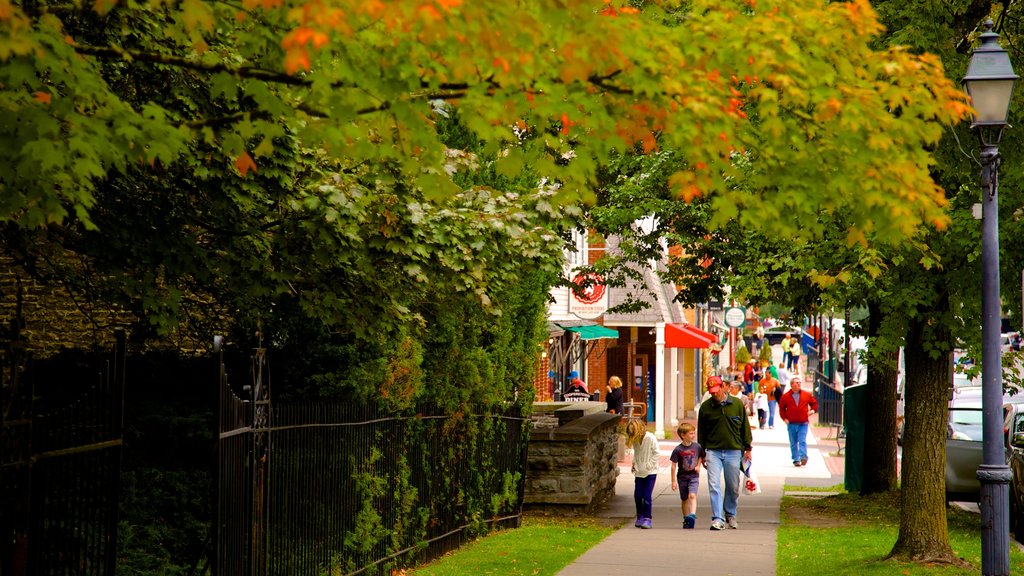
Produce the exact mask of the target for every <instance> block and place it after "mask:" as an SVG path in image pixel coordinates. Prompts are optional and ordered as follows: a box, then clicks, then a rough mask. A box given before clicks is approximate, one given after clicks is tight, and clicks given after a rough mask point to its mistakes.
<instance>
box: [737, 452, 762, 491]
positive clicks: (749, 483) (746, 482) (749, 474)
mask: <svg viewBox="0 0 1024 576" xmlns="http://www.w3.org/2000/svg"><path fill="white" fill-rule="evenodd" d="M740 471H741V472H743V476H744V478H743V493H744V494H760V493H761V483H760V482H759V481H758V480H757V475H756V474H754V471H753V470H751V469H750V459H749V458H744V459H743V460H742V461H741V462H740Z"/></svg>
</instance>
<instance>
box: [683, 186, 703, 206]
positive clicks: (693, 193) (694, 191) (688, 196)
mask: <svg viewBox="0 0 1024 576" xmlns="http://www.w3.org/2000/svg"><path fill="white" fill-rule="evenodd" d="M702 195H703V192H701V191H700V188H697V185H696V184H690V185H689V186H687V187H686V188H683V200H685V201H686V202H690V201H691V200H693V199H695V198H700V197H701V196H702Z"/></svg>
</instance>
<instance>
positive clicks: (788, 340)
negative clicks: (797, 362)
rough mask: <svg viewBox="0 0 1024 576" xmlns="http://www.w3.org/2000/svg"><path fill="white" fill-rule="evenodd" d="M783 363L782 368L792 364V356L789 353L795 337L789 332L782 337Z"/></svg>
mask: <svg viewBox="0 0 1024 576" xmlns="http://www.w3.org/2000/svg"><path fill="white" fill-rule="evenodd" d="M780 346H782V364H781V365H780V366H779V367H780V368H787V369H788V368H789V367H790V366H791V364H790V362H791V361H792V356H790V355H789V349H790V347H791V346H793V337H792V336H791V335H790V334H789V333H788V332H787V333H786V336H785V337H783V338H782V344H780Z"/></svg>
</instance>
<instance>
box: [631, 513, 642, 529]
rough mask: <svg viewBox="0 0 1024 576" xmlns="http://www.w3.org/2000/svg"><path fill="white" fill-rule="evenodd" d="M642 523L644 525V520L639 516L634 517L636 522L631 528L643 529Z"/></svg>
mask: <svg viewBox="0 0 1024 576" xmlns="http://www.w3.org/2000/svg"><path fill="white" fill-rule="evenodd" d="M643 523H644V519H643V518H641V517H639V516H637V517H636V522H634V523H633V526H636V527H637V528H642V527H643Z"/></svg>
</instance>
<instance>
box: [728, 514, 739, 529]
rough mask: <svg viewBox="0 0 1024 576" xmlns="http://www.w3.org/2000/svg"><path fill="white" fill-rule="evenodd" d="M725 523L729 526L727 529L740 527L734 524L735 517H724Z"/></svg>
mask: <svg viewBox="0 0 1024 576" xmlns="http://www.w3.org/2000/svg"><path fill="white" fill-rule="evenodd" d="M725 523H726V524H728V525H729V528H739V527H740V525H739V524H737V523H736V517H735V516H726V517H725Z"/></svg>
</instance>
